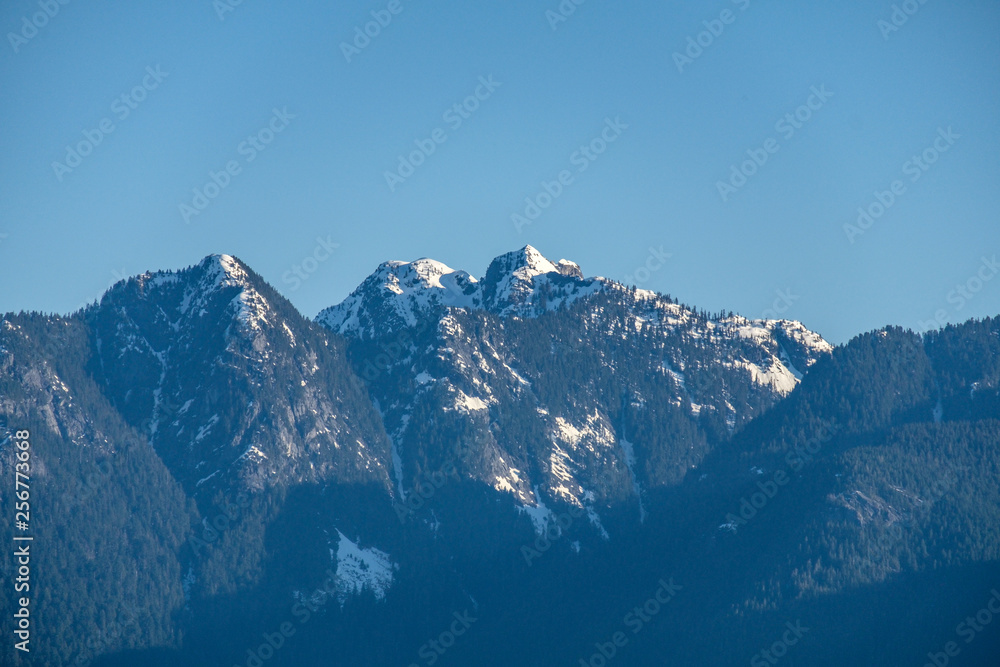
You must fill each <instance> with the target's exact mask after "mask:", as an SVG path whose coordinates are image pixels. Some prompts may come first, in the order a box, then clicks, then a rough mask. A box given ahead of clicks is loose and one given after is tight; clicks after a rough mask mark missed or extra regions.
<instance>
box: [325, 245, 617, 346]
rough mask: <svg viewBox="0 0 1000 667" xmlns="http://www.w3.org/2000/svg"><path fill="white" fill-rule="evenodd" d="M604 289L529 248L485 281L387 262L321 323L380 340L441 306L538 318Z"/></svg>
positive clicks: (506, 258)
mask: <svg viewBox="0 0 1000 667" xmlns="http://www.w3.org/2000/svg"><path fill="white" fill-rule="evenodd" d="M605 286H606V283H605V282H604V281H602V280H600V279H594V278H591V279H584V277H583V272H582V271H581V270H580V266H579V265H578V264H576V263H575V262H571V261H569V260H565V259H561V260H559V261H558V262H552V261H550V260H548V259H546V258H545V256H544V255H542V253H540V252H538V250H536V249H535V248H533V247H532V246H530V245H527V246H524V247H523V248H521V249H520V250H515V251H514V252H509V253H507V254H504V255H501V256H499V257H497V258H496V259H494V260H493V261H492V262H490V266H489V268H488V269H487V271H486V277H485V278H483V279H482V281H479V280H476V279H475V278H474V277H472V276H471V275H469V274H468V273H467V272H465V271H460V270H455V269H452V268H451V267H449V266H448V265H446V264H443V263H441V262H438V261H436V260H433V259H427V258H423V259H418V260H414V261H412V262H399V261H393V262H383V263H382V264H380V265H379V267H378V268H377V269H376V270H375V272H374V273H373V274H371V275H370V276H368V278H366V279H365V280H364V282H362V283H361V285H360V286H359V287H358V288H357V289H356V290H354V292H352V293H351V295H350V296H348V297H347V299H345V300H344V301H343V302H342V303H339V304H337V305H336V306H332V307H330V308H327V309H326V310H324V311H322V312H321V313H320V314H319V315H318V316H317V317H316V321H317V322H319V323H320V324H322V325H323V326H325V327H327V328H328V329H332V330H334V331H337V332H338V333H341V334H355V335H358V334H364V335H375V333H376V332H378V331H386V330H392V329H395V328H397V327H399V326H413V325H415V324H416V323H417V321H418V319H419V317H420V315H421V313H424V312H426V310H427V309H429V308H433V307H439V306H447V307H452V308H467V309H474V310H478V309H483V310H489V311H491V312H493V313H496V314H498V315H501V316H509V315H518V316H521V317H534V316H537V315H539V314H540V313H541V312H544V311H545V310H547V309H548V310H551V309H553V308H557V307H559V306H560V305H564V304H567V303H569V302H570V301H572V300H574V299H576V298H579V297H582V296H586V295H588V294H592V293H594V292H596V291H599V290H601V289H603V288H604V287H605Z"/></svg>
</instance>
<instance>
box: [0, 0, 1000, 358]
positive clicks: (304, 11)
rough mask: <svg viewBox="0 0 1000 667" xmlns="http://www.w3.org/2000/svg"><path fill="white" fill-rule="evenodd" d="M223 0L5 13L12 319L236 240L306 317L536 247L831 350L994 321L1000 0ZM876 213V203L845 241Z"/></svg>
mask: <svg viewBox="0 0 1000 667" xmlns="http://www.w3.org/2000/svg"><path fill="white" fill-rule="evenodd" d="M225 1H226V0H219V2H217V3H213V2H212V1H211V0H198V1H197V2H178V3H152V2H144V3H129V4H128V5H124V6H123V5H122V4H121V3H111V2H99V1H93V2H81V1H79V0H76V1H71V2H69V3H68V4H66V5H58V3H57V2H55V1H54V0H52V5H51V6H50V7H49V12H50V13H54V16H52V17H51V18H48V17H45V16H43V15H40V14H39V13H40V12H43V7H41V6H40V5H39V3H38V0H34V1H32V2H29V1H24V0H12V1H10V2H6V3H3V8H2V9H0V28H2V31H3V33H4V35H5V39H4V43H3V44H2V45H0V83H2V89H3V91H4V94H3V95H2V97H0V117H2V119H3V123H2V125H0V155H2V158H0V234H2V235H3V236H0V285H2V289H0V311H11V310H21V309H25V310H41V311H45V312H60V313H62V312H68V311H72V310H74V309H76V308H77V307H78V306H79V305H81V304H82V303H84V302H89V301H92V300H94V299H95V298H96V297H98V296H99V295H100V294H101V293H102V292H103V290H105V289H106V288H107V287H108V285H109V283H110V282H112V281H113V280H114V279H116V278H117V277H118V276H120V275H126V276H127V275H132V274H136V273H141V272H143V271H146V270H150V269H176V268H182V267H185V266H188V265H190V264H193V263H195V262H197V261H198V260H199V259H200V258H202V257H203V256H205V255H207V254H209V253H214V252H224V253H229V254H234V255H237V256H239V257H240V258H241V259H243V260H244V261H245V262H247V263H248V264H249V265H250V266H251V267H252V268H254V269H255V270H256V271H257V272H258V273H260V274H262V275H263V276H264V277H265V278H266V279H267V280H268V281H269V282H271V283H272V284H273V285H274V286H275V287H277V288H278V289H279V290H281V291H282V292H283V293H284V294H285V295H286V296H288V297H289V298H290V299H291V300H292V302H293V303H295V304H296V306H297V307H299V309H300V310H301V311H302V312H303V313H304V314H306V315H308V316H313V315H315V314H316V313H317V312H318V311H319V310H320V309H322V308H324V307H326V306H329V305H332V304H334V303H337V302H339V301H340V300H342V299H343V298H344V297H345V296H346V295H347V294H348V293H349V292H350V291H351V290H352V289H353V288H354V287H355V286H356V285H357V284H358V283H359V282H360V281H361V280H362V279H364V277H365V276H367V275H368V274H369V273H370V272H371V271H372V270H374V268H375V267H376V266H377V265H378V264H379V263H380V262H381V261H383V260H386V259H403V260H409V259H416V258H418V257H423V256H429V257H433V258H435V259H438V260H441V261H443V262H445V263H447V264H449V265H451V266H453V267H455V268H463V269H466V270H467V271H469V272H470V273H473V274H474V275H478V276H481V275H483V273H484V272H485V270H486V266H487V264H488V262H489V260H490V259H491V258H492V257H494V256H496V255H499V254H502V253H504V252H507V251H510V250H513V249H516V248H519V247H521V246H523V245H525V244H527V243H530V244H531V245H534V246H535V247H537V248H538V249H539V250H541V251H542V253H544V254H545V255H547V256H549V257H550V258H551V259H554V260H555V259H560V258H563V257H565V258H568V259H572V260H574V261H577V262H578V263H580V264H581V266H582V267H583V270H584V273H586V274H588V275H605V276H608V277H611V278H616V279H625V278H626V276H631V277H632V279H636V280H638V281H639V282H640V283H641V285H640V286H641V287H644V288H648V289H654V290H658V291H661V292H666V293H669V294H670V295H672V296H674V297H676V298H679V299H680V300H681V301H683V302H684V303H687V304H691V305H695V306H697V307H699V308H704V309H707V310H711V311H716V310H720V309H727V310H729V309H731V310H733V311H736V312H740V313H743V314H745V315H748V316H752V317H760V316H761V315H762V314H765V312H766V311H767V310H768V309H772V308H773V307H774V306H775V305H777V306H778V308H777V309H776V310H778V311H780V315H781V316H784V317H788V318H791V319H798V320H801V321H803V322H804V323H805V324H806V325H807V326H809V327H810V328H813V329H815V330H817V331H819V332H820V333H822V334H823V335H824V336H826V337H827V338H828V339H830V340H831V341H832V342H835V343H840V342H845V341H846V340H848V339H849V338H850V337H851V336H853V335H854V334H856V333H859V332H862V331H865V330H870V329H873V328H876V327H879V326H882V325H885V324H900V325H903V326H906V327H910V328H917V327H918V326H919V325H920V323H924V324H925V325H929V323H930V322H931V321H932V320H934V319H935V318H937V319H938V320H939V321H953V322H954V321H961V320H964V319H967V318H969V317H981V316H986V315H996V314H997V313H1000V278H998V279H996V280H993V278H994V277H996V276H995V275H994V274H995V273H996V272H997V269H996V268H995V267H994V266H993V264H992V263H991V261H990V260H991V259H992V257H993V256H994V255H1000V224H998V223H1000V215H998V213H1000V188H998V187H997V184H998V182H1000V127H998V123H997V118H1000V94H998V93H1000V67H998V64H1000V5H998V4H997V3H996V2H991V1H986V0H970V1H967V2H962V3H946V2H942V1H940V0H927V1H926V2H925V3H924V4H919V2H918V0H911V3H910V4H907V3H902V4H906V8H907V9H909V10H910V11H911V12H912V13H911V14H905V13H897V15H896V20H897V23H898V24H899V25H898V26H896V25H893V24H892V23H891V20H892V18H893V11H894V10H893V3H891V2H852V1H849V2H818V3H808V5H807V6H804V7H803V6H800V3H796V4H794V5H790V4H789V3H779V2H766V1H763V0H749V1H748V0H738V1H737V2H732V1H731V0H713V1H711V2H698V3H676V2H675V3H662V2H634V3H629V4H628V5H627V6H623V5H621V4H620V3H611V2H606V1H602V0H586V2H584V3H583V4H581V5H579V6H575V5H572V4H571V3H570V2H566V3H563V6H564V7H570V6H574V7H575V10H574V11H573V12H572V14H569V15H568V16H566V17H565V18H566V20H565V21H562V20H559V21H557V20H555V19H553V16H555V14H553V13H547V12H558V11H559V7H560V3H559V2H557V1H556V0H551V1H549V2H544V1H541V2H527V1H522V0H511V1H507V2H502V3H501V2H493V3H468V4H466V3H430V2H423V1H419V0H396V2H395V3H392V4H391V5H390V3H389V2H388V1H386V2H382V1H381V0H379V1H376V2H369V1H365V2H345V3H323V2H318V1H317V2H311V1H308V0H300V1H290V2H280V3H279V2H276V1H273V0H272V1H268V0H244V1H243V2H242V3H241V4H239V5H236V6H231V7H228V5H226V6H227V7H228V9H231V11H224V10H220V7H221V6H223V5H222V3H223V2H225ZM42 4H43V5H45V4H46V0H43V2H42ZM331 5H335V6H331ZM897 6H900V7H901V8H900V10H899V12H903V8H902V6H901V5H900V3H897ZM54 7H58V12H55V10H54ZM393 9H395V10H396V13H392V11H391V10H393ZM372 12H375V18H378V17H381V18H382V20H383V22H387V20H386V19H387V18H391V22H387V25H385V26H384V27H383V26H378V30H377V32H378V34H377V35H376V36H375V37H371V38H369V39H368V42H367V44H365V42H364V41H363V40H360V39H359V41H358V44H360V45H363V48H356V51H352V52H351V53H349V54H348V55H349V56H350V61H348V56H346V55H345V53H344V48H343V47H342V44H343V43H351V42H352V41H353V40H354V39H355V37H356V34H357V32H356V30H359V31H362V32H363V31H364V30H365V26H366V24H367V23H369V22H371V21H374V20H375V18H373V15H372ZM220 16H221V18H220ZM903 16H905V18H906V20H905V22H904V21H903V20H902V17H903ZM33 20H34V22H35V24H40V25H41V27H37V25H36V26H33V27H36V28H37V29H36V30H32V28H30V27H29V28H26V27H25V21H27V22H28V24H31V22H32V21H33ZM880 21H883V22H884V23H882V25H881V27H880V24H879V22H880ZM887 25H891V26H892V27H893V28H896V27H898V29H888V28H886V26H887ZM368 29H369V31H370V32H372V33H375V32H376V30H375V26H374V25H370V26H368ZM713 30H714V32H715V33H718V34H712V31H713ZM699 33H702V34H701V35H699ZM12 35H15V36H12ZM26 35H29V36H30V37H26ZM689 37H690V38H691V39H692V40H693V41H694V43H695V44H697V42H698V40H699V39H700V41H701V43H702V45H703V46H701V47H690V49H691V50H690V54H689V55H693V56H696V57H692V58H690V61H687V62H683V61H682V62H681V63H680V65H681V66H680V67H678V59H677V57H675V55H674V54H675V53H682V54H683V53H684V52H685V50H686V49H688V48H689V46H690V43H689V42H688V38H689ZM699 48H700V52H699ZM147 68H149V69H148V70H147ZM157 68H159V69H157ZM679 70H680V71H679ZM150 71H152V72H157V74H156V76H155V77H154V76H153V75H152V74H149V72H150ZM480 77H483V79H485V80H487V81H492V82H493V83H491V85H490V88H486V87H484V86H483V84H481V83H480ZM490 77H492V79H490ZM144 84H145V87H144ZM814 90H818V91H821V92H822V97H816V96H815V93H814V92H813V91H814ZM477 91H478V93H479V97H480V99H475V96H476V93H477ZM122 95H125V100H124V101H123V100H122V99H121V98H122ZM811 95H812V96H813V97H810V96H811ZM470 96H472V97H471V98H470ZM463 103H465V104H466V107H465V108H464V109H463V111H462V114H463V115H464V116H465V117H461V116H458V115H457V114H458V113H459V112H457V111H455V110H454V109H453V107H454V105H455V104H463ZM809 104H811V105H812V108H811V109H810V108H809V106H808V105H809ZM803 105H806V106H803ZM470 109H471V110H470ZM275 110H277V111H278V117H277V118H276V117H275ZM449 110H452V111H451V112H449ZM126 111H127V112H128V115H127V116H126V115H125V112H126ZM796 113H798V114H799V120H794V125H793V124H792V123H791V122H789V121H784V123H783V124H781V125H778V123H779V121H781V120H782V119H783V118H785V116H786V114H792V119H794V118H795V114H796ZM446 114H447V115H446ZM456 118H458V119H460V120H461V124H460V125H458V124H457V121H456ZM606 119H610V121H611V123H616V122H617V127H618V129H617V130H616V132H617V135H616V136H615V139H614V141H612V142H610V143H604V144H602V142H603V139H601V135H602V132H603V131H604V128H605V127H607V125H606V122H607V121H606ZM102 122H103V123H104V125H103V127H104V128H109V127H112V126H113V130H112V131H111V132H110V133H106V134H105V133H104V132H103V131H101V127H102ZM623 126H627V128H626V127H623ZM278 128H280V131H275V129H278ZM949 128H950V130H949ZM435 131H437V133H436V135H435ZM85 132H87V133H89V136H90V137H91V139H96V138H97V137H98V135H101V139H100V142H99V143H97V144H96V145H95V146H93V148H92V150H91V151H90V152H89V154H88V155H86V156H82V157H81V158H80V159H79V162H78V163H76V161H75V159H73V158H70V162H72V163H74V164H76V166H74V167H72V169H71V170H69V169H67V168H64V167H58V166H56V167H54V166H53V163H57V162H58V163H60V164H61V165H64V166H65V165H66V164H67V146H77V145H78V144H79V143H80V142H83V146H82V150H83V151H84V152H86V151H87V149H88V147H89V146H88V142H89V141H90V140H89V139H87V137H86V135H85V134H84V133H85ZM606 134H607V136H612V135H614V132H608V133H606ZM251 136H254V137H257V138H256V139H254V141H256V142H258V146H260V148H261V150H258V149H257V148H253V144H252V143H245V142H247V139H248V137H251ZM433 136H436V137H437V138H438V139H439V140H441V139H442V138H443V139H444V141H443V143H437V142H434V140H433V138H432V137H433ZM945 137H948V138H947V139H945ZM264 141H269V143H267V144H266V145H265V144H264V143H263V142H264ZM428 141H429V142H431V144H433V146H434V151H433V152H432V153H430V154H429V155H427V156H426V157H425V156H422V155H418V156H417V160H416V161H421V160H420V158H423V160H422V164H420V165H419V166H417V167H415V168H414V170H413V173H412V175H408V176H407V177H406V178H405V179H403V180H402V182H398V181H396V182H395V183H394V184H393V187H392V188H390V186H389V185H388V184H387V179H386V175H385V174H386V172H387V171H395V170H397V168H398V166H399V158H398V156H400V155H404V156H408V155H409V154H410V153H411V152H412V151H414V150H418V149H417V144H416V143H415V142H422V143H423V145H424V146H425V147H428V146H429V145H430V144H428ZM935 141H937V146H936V147H935ZM592 142H593V143H592ZM582 146H591V147H592V148H593V150H595V151H597V150H601V149H603V152H601V153H600V154H599V155H598V154H597V153H596V152H594V153H589V155H590V156H591V157H582V156H584V154H583V153H581V152H579V151H580V148H581V147H582ZM768 147H769V148H770V152H769V151H768ZM748 151H750V152H749V153H748ZM925 151H926V155H925ZM428 152H429V150H428ZM754 155H756V156H757V158H758V161H759V162H763V164H760V165H756V164H752V163H748V164H747V165H743V168H744V170H745V171H746V172H749V173H751V175H750V176H747V177H746V180H745V183H742V182H741V181H740V177H736V180H735V181H734V182H735V183H740V186H739V187H735V186H733V185H732V183H730V185H731V189H728V188H724V189H725V190H726V192H725V193H724V195H725V196H723V194H720V188H719V182H720V181H722V182H725V181H727V180H728V179H729V178H730V176H731V173H732V167H733V166H734V165H735V166H736V169H739V168H740V166H741V165H742V163H743V162H744V161H746V160H749V159H752V158H753V156H754ZM922 155H924V156H925V157H926V158H927V159H928V160H930V159H933V163H932V164H928V163H923V162H921V164H922V165H923V166H918V165H916V164H915V163H913V162H911V159H912V158H913V157H914V156H917V157H918V159H920V160H921V161H922V160H923V158H921V157H920V156H922ZM251 156H252V158H253V159H252V160H251V159H250V158H251ZM764 157H766V161H765V160H764V159H763V158H764ZM227 164H228V165H230V167H231V168H232V169H233V173H232V174H225V173H224V172H225V171H226V168H227ZM584 166H586V169H585V170H584V171H580V169H581V168H582V167H584ZM564 171H567V172H569V178H571V180H567V183H568V184H567V185H565V186H563V187H562V191H561V192H559V194H558V196H556V197H555V198H554V199H552V200H551V202H549V201H548V200H547V199H546V198H545V197H544V196H543V197H541V200H540V202H539V203H544V204H548V205H547V207H546V208H545V209H544V210H541V209H539V212H540V214H539V215H538V216H537V217H536V218H535V219H533V220H532V221H531V222H530V224H522V225H521V226H520V228H518V226H517V225H516V224H515V223H514V222H513V221H512V215H514V214H520V215H524V213H525V209H526V207H527V204H526V202H525V198H532V199H535V200H536V201H538V197H539V195H540V193H545V190H544V188H543V185H542V183H543V182H547V183H549V184H550V186H549V187H550V190H552V191H553V192H556V191H557V190H558V188H557V187H556V186H554V185H552V182H558V179H559V175H560V173H561V172H564ZM213 172H214V173H215V174H216V180H217V181H218V182H219V183H225V187H222V188H217V189H216V188H213V187H211V186H209V188H208V190H209V193H211V194H213V195H214V197H213V198H211V199H210V200H209V199H207V198H206V200H205V201H200V200H198V203H200V204H205V203H207V205H206V206H204V209H203V210H201V211H199V212H198V213H197V214H196V215H193V214H190V212H189V214H188V215H186V216H185V215H184V214H183V213H182V211H181V207H180V206H181V204H185V205H187V206H191V207H192V209H193V208H194V203H195V199H196V198H195V194H194V192H193V191H194V190H195V189H196V188H197V189H199V190H200V189H202V188H203V187H204V186H206V184H210V183H211V182H212V181H211V176H210V174H211V173H213ZM403 172H404V173H406V174H408V173H409V172H408V171H407V170H406V169H405V168H404V170H403ZM913 179H916V180H913ZM393 180H395V179H393ZM227 181H228V182H227ZM895 181H898V183H896V184H895V187H896V192H897V193H898V194H893V192H892V188H893V183H894V182H895ZM877 193H884V194H881V195H879V194H877ZM879 197H881V199H882V202H881V203H880V202H879ZM890 198H891V203H889V202H890ZM883 204H885V205H884V206H883ZM859 207H863V208H864V209H869V210H871V211H872V212H874V213H876V214H877V213H879V212H880V208H881V215H880V216H879V217H877V218H872V220H871V223H868V222H866V221H863V222H865V224H866V225H867V228H865V229H862V228H860V227H858V228H857V229H854V230H853V231H851V229H850V228H848V229H847V230H845V225H852V224H856V221H857V218H858V208H859ZM529 212H532V213H533V211H531V210H530V209H529ZM185 218H187V219H185ZM317 239H322V240H323V243H320V242H319V241H318V240H317ZM330 244H336V247H335V248H332V249H324V245H325V246H330ZM650 248H653V249H655V250H657V251H658V252H660V253H667V254H669V255H670V257H669V258H668V259H667V260H666V261H664V262H662V265H661V266H660V267H659V268H657V269H656V270H653V271H648V272H647V271H646V270H644V269H643V267H644V265H645V264H646V262H647V260H648V258H649V257H650V255H651V251H650ZM316 256H319V257H325V258H326V259H325V260H324V261H314V260H310V259H308V258H313V257H316ZM984 258H985V260H986V262H985V263H984ZM303 262H305V264H304V266H305V267H307V268H309V269H311V271H308V272H307V271H305V270H304V269H301V268H300V272H301V275H302V276H305V279H302V278H297V277H296V276H295V274H294V273H293V270H294V267H295V266H299V267H302V266H303ZM657 263H658V262H657V261H651V262H650V263H649V265H650V266H654V267H655V266H656V265H657ZM960 287H961V289H959V288H960ZM776 302H777V303H776ZM767 314H770V313H767Z"/></svg>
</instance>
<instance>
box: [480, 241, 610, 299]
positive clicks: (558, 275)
mask: <svg viewBox="0 0 1000 667" xmlns="http://www.w3.org/2000/svg"><path fill="white" fill-rule="evenodd" d="M482 285H483V287H482V291H483V304H484V306H485V307H486V308H487V309H489V310H491V311H493V312H495V313H497V314H499V315H503V316H507V315H519V316H522V317H532V316H536V315H538V314H540V313H541V312H544V311H545V310H551V309H554V308H558V307H559V306H560V305H564V304H568V303H569V302H571V301H573V300H575V299H577V298H579V297H581V296H586V295H588V294H593V293H594V292H597V291H600V290H601V289H603V287H604V283H603V282H601V281H598V280H596V279H593V278H592V279H584V278H583V272H582V271H581V270H580V266H579V265H578V264H576V263H575V262H570V261H568V260H565V259H562V260H559V262H558V263H554V262H551V261H549V260H548V259H546V258H545V257H544V256H543V255H542V253H540V252H538V250H536V249H535V248H533V247H532V246H530V245H526V246H524V247H523V248H521V249H520V250H515V251H514V252H509V253H507V254H505V255H500V256H499V257H497V258H496V259H494V260H493V261H492V262H491V263H490V266H489V268H488V269H487V270H486V277H485V278H484V279H483V282H482Z"/></svg>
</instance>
